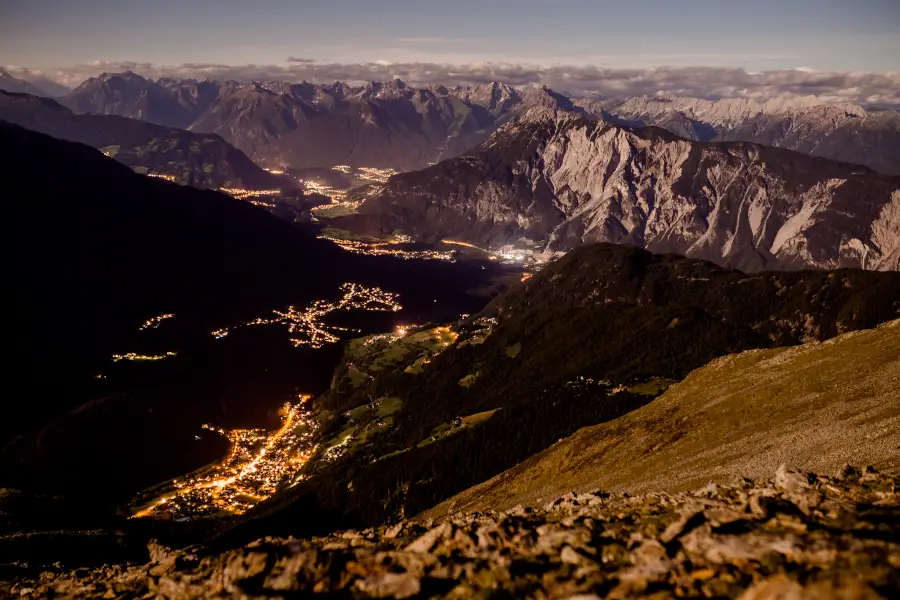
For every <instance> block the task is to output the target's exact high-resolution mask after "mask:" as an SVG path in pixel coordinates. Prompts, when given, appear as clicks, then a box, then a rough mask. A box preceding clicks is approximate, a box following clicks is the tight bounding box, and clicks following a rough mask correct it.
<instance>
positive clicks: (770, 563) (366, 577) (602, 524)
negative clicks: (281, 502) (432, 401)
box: [0, 466, 900, 600]
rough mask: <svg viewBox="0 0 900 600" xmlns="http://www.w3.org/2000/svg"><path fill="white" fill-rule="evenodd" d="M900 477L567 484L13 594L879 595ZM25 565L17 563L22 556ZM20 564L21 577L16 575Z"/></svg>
mask: <svg viewBox="0 0 900 600" xmlns="http://www.w3.org/2000/svg"><path fill="white" fill-rule="evenodd" d="M896 483H897V477H896V476H894V475H889V474H880V473H877V472H875V471H873V470H869V469H867V470H865V472H863V473H860V470H858V469H854V468H852V467H846V468H844V469H842V470H841V472H840V473H838V474H836V475H835V476H831V477H828V476H823V475H813V474H808V473H804V472H802V471H799V470H797V469H793V468H791V467H788V466H782V467H780V468H779V469H778V471H777V472H776V473H775V476H774V478H773V479H772V480H769V481H756V482H754V481H751V480H748V479H745V480H743V481H742V482H741V483H738V484H736V485H731V486H716V485H710V486H707V487H706V488H703V489H701V490H698V491H694V492H690V493H681V494H675V495H670V494H661V493H651V494H645V495H641V496H629V495H628V494H610V493H608V492H603V491H599V490H598V491H595V492H593V493H587V494H567V495H565V496H562V497H559V498H557V499H555V500H554V501H552V502H550V503H549V504H547V505H546V506H544V507H543V508H540V509H525V508H522V507H517V508H514V509H512V510H509V511H506V512H502V513H496V512H489V513H474V514H467V515H459V516H455V517H452V518H448V519H444V520H442V521H439V522H432V521H422V520H413V521H402V522H399V523H397V524H395V525H390V526H384V527H379V528H375V529H368V530H364V531H344V532H341V533H338V534H336V535H334V536H331V537H328V538H312V539H306V540H301V539H284V538H265V539H260V540H257V541H255V542H253V543H250V544H248V545H247V546H244V547H241V548H237V549H234V550H230V551H226V552H217V551H211V550H209V549H207V550H203V549H193V550H186V551H173V550H169V549H167V548H164V547H161V546H159V545H158V544H152V545H151V548H150V555H151V561H150V562H149V563H147V564H141V565H137V564H125V565H114V566H106V567H102V568H98V569H93V570H91V569H80V570H77V571H69V572H67V571H65V570H64V569H56V570H50V571H46V572H44V573H42V574H40V575H39V576H37V577H34V576H31V577H28V576H24V577H19V578H18V579H16V580H13V581H10V582H8V583H6V584H3V583H0V592H4V591H5V592H6V593H9V594H12V595H15V596H27V597H47V596H63V597H74V596H97V597H101V596H102V597H110V598H112V597H121V596H141V597H143V596H153V597H158V598H213V597H216V598H221V597H229V598H230V597H234V598H237V597H241V598H263V597H293V596H296V595H298V594H300V595H302V594H311V595H312V594H315V595H323V596H328V597H346V598H412V597H415V598H479V597H488V596H490V597H494V596H497V595H503V596H508V597H516V598H548V597H550V598H581V599H593V598H650V597H652V598H675V597H682V598H683V597H720V598H742V599H744V600H762V599H774V598H806V597H815V598H822V599H831V598H834V599H838V598H882V597H886V596H887V595H889V594H890V593H891V592H890V590H896V589H898V586H900V576H898V573H900V543H898V541H897V540H898V539H900V526H898V520H897V517H898V515H900V494H898V493H897V491H896ZM15 566H16V567H19V569H20V570H21V571H24V568H23V567H24V565H15ZM13 572H15V571H13Z"/></svg>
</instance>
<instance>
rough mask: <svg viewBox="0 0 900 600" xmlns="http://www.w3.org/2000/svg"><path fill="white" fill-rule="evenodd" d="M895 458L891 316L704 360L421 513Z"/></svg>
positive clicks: (898, 399)
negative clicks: (650, 395) (632, 407)
mask: <svg viewBox="0 0 900 600" xmlns="http://www.w3.org/2000/svg"><path fill="white" fill-rule="evenodd" d="M848 461H850V462H853V463H855V464H874V465H876V466H882V467H888V468H896V467H897V466H898V465H900V320H895V321H891V322H889V323H886V324H884V325H882V326H880V327H879V328H877V329H873V330H866V331H859V332H853V333H848V334H845V335H842V336H839V337H837V338H834V339H832V340H830V341H827V342H822V343H811V344H806V345H803V346H799V347H794V348H777V349H769V350H751V351H748V352H743V353H740V354H735V355H731V356H727V357H724V358H721V359H716V360H714V361H712V362H711V363H709V364H708V365H706V366H705V367H701V368H700V369H697V370H695V371H693V372H692V373H691V374H690V375H689V376H688V377H687V378H686V379H685V380H684V381H683V382H681V383H679V384H676V385H674V386H672V387H671V388H670V389H669V390H668V391H667V392H666V393H665V394H663V395H662V396H660V397H659V398H658V399H656V400H655V401H653V402H651V403H650V404H648V405H647V406H644V407H643V408H640V409H638V410H636V411H634V412H632V413H629V414H627V415H624V416H622V417H620V418H618V419H616V420H614V421H610V422H608V423H604V424H601V425H597V426H594V427H585V428H583V429H581V430H579V431H578V432H576V433H575V434H574V435H572V436H570V437H568V438H566V439H565V440H563V441H561V442H559V443H557V444H555V445H554V446H552V447H550V448H548V449H547V450H545V451H544V452H542V453H540V454H538V455H536V456H534V457H532V458H531V459H529V460H527V461H524V462H523V463H521V464H519V465H517V466H516V467H514V468H512V469H510V470H508V471H506V472H504V473H502V474H501V475H498V476H497V477H495V478H493V479H491V480H490V481H487V482H485V483H483V484H481V485H479V486H476V487H473V488H471V489H469V490H467V491H466V492H463V493H462V494H459V495H457V496H455V497H454V498H452V499H450V500H448V501H447V502H444V503H443V504H441V505H439V506H437V507H436V508H434V509H432V510H431V511H429V513H430V515H431V516H436V515H440V514H444V513H447V512H454V511H458V510H502V509H504V508H508V507H511V506H513V505H516V504H526V505H533V504H539V503H540V502H542V501H543V500H544V499H546V498H549V497H551V496H553V495H555V494H560V493H562V492H566V491H568V490H588V489H596V488H602V489H611V490H627V491H630V492H642V491H649V490H666V491H680V490H687V489H690V488H693V487H697V486H699V485H703V484H704V483H706V482H708V481H710V480H712V481H718V482H725V481H728V480H730V479H733V478H734V477H736V476H742V475H743V476H747V477H765V476H767V475H768V474H770V473H772V472H773V471H774V470H775V468H776V467H777V466H778V465H779V464H781V463H784V462H787V463H794V464H797V465H799V466H801V467H803V468H806V469H814V470H818V471H820V472H822V471H825V472H827V471H834V470H835V469H837V468H838V467H840V465H842V464H844V463H845V462H848Z"/></svg>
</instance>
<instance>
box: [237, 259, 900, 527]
mask: <svg viewBox="0 0 900 600" xmlns="http://www.w3.org/2000/svg"><path fill="white" fill-rule="evenodd" d="M898 317H900V274H898V273H877V272H868V271H854V270H842V271H834V272H824V271H803V272H774V273H763V274H758V275H747V274H744V273H740V272H738V271H729V270H724V269H721V268H719V267H716V266H714V265H712V264H710V263H708V262H703V261H696V260H690V259H685V258H682V257H676V256H672V255H668V256H659V255H653V254H651V253H649V252H647V251H645V250H640V249H637V248H634V247H626V246H617V245H612V244H596V245H591V246H586V247H582V248H578V249H576V250H574V251H572V252H570V253H568V254H567V255H566V256H565V257H563V258H562V259H560V260H558V261H555V262H553V263H551V264H550V265H548V266H547V267H545V268H544V269H543V270H541V271H540V272H538V273H537V274H535V275H534V276H533V277H531V278H529V279H527V280H526V281H524V282H522V283H520V284H519V285H516V286H514V287H512V288H510V289H509V290H507V291H506V292H504V293H502V294H501V295H500V296H498V297H497V298H496V299H495V301H494V302H492V304H491V305H489V306H488V308H486V309H485V311H484V312H482V313H481V314H477V315H473V316H471V317H468V318H466V319H463V320H461V321H460V322H459V323H453V324H448V325H447V326H444V327H433V326H429V327H424V328H421V329H417V330H414V331H410V332H408V333H406V334H404V335H402V336H381V337H379V336H374V337H371V338H364V339H360V340H356V341H355V342H352V343H351V344H350V345H349V346H348V348H347V351H346V354H345V357H344V361H343V364H342V365H341V366H340V367H339V368H338V369H337V371H336V372H335V374H334V376H333V379H332V387H331V390H330V391H329V392H328V393H326V394H324V395H323V396H321V397H319V398H318V399H316V400H315V402H314V408H315V410H316V414H317V419H318V420H319V422H320V423H321V424H322V428H321V432H320V437H319V441H318V444H319V451H318V453H317V454H316V455H315V456H314V457H313V459H312V460H311V461H310V463H308V464H307V468H306V471H305V474H306V477H307V479H306V480H304V481H302V482H298V484H297V485H296V486H295V487H292V488H291V489H290V490H286V491H285V493H284V494H282V495H280V496H276V497H275V498H274V499H273V501H271V502H269V503H266V504H262V505H260V506H259V507H258V509H257V510H256V511H251V513H248V515H249V518H248V519H247V520H246V521H245V522H243V523H239V524H237V525H236V526H235V528H234V529H233V530H232V531H230V532H228V534H227V536H235V537H236V538H238V539H241V540H244V541H249V540H250V539H253V538H255V537H260V536H262V535H279V534H285V533H291V534H294V535H299V534H301V533H310V532H311V531H312V532H314V533H319V532H321V531H323V530H324V531H327V530H328V529H329V528H331V529H334V528H341V527H358V526H368V525H375V524H378V523H381V522H383V521H385V520H388V519H390V518H400V517H402V516H409V515H414V514H417V513H419V512H420V511H422V510H426V509H428V508H431V507H432V506H434V505H435V504H437V503H438V502H440V501H442V500H444V499H447V498H450V497H451V496H453V495H454V494H456V493H458V492H459V491H462V490H464V489H466V488H468V487H470V486H472V485H475V484H477V483H479V482H482V481H485V480H487V479H489V478H491V477H493V476H495V475H497V474H499V473H501V472H502V471H503V470H504V469H507V468H510V467H513V466H514V465H516V464H518V463H520V462H522V461H524V460H526V459H527V458H528V457H530V456H532V455H533V454H535V453H538V452H540V451H542V450H544V449H545V448H548V447H550V446H553V445H554V444H556V443H557V442H558V441H559V440H560V438H563V437H566V436H568V435H571V434H572V433H574V432H575V431H576V430H578V429H579V428H582V427H586V426H589V425H591V424H594V425H596V424H601V423H610V422H612V423H614V422H616V421H615V420H617V419H627V418H629V414H640V412H641V411H642V410H644V409H642V408H641V407H642V406H644V405H647V403H649V402H651V400H652V399H653V398H654V397H655V396H657V395H658V394H660V393H661V392H663V391H664V390H665V389H666V387H667V386H668V385H669V384H670V383H672V382H674V381H677V380H681V379H683V378H684V377H685V376H687V375H688V373H689V372H690V371H691V370H693V369H695V368H699V367H701V366H703V365H704V364H706V363H707V362H709V361H711V360H713V359H715V358H717V357H720V356H723V355H726V354H729V353H734V352H740V351H742V350H747V349H752V348H772V347H777V346H787V345H793V344H798V343H800V342H803V341H810V340H824V339H829V338H832V337H834V336H836V335H839V334H841V333H844V332H847V331H855V330H857V329H861V328H867V327H873V326H875V325H877V324H878V323H881V322H883V321H885V320H888V319H897V318H898ZM891 331H893V330H891ZM635 340H653V343H652V344H644V343H638V344H636V343H635ZM885 355H886V356H892V355H891V354H890V353H889V352H887V353H885ZM863 362H865V361H863ZM849 364H850V362H849V360H848V365H849ZM879 364H880V363H879V362H877V361H872V363H871V369H872V370H873V371H874V372H876V373H877V372H880V371H879ZM859 372H860V373H862V372H866V371H865V370H863V369H859ZM885 381H887V379H885ZM829 389H830V388H829ZM667 393H668V392H667ZM801 395H802V394H801ZM798 397H799V396H798ZM798 402H799V401H798ZM810 402H812V400H810ZM651 406H652V404H651ZM730 406H735V405H730ZM790 406H792V407H793V406H794V405H790ZM644 408H647V407H644ZM735 410H738V409H737V408H736V409H735ZM761 410H763V411H765V408H763V409H761ZM867 414H868V413H867ZM623 415H624V416H623ZM735 422H740V419H738V418H735ZM748 422H749V421H748ZM785 422H788V421H779V423H782V424H783V423H785ZM654 423H658V425H659V427H661V428H663V429H664V430H665V432H664V433H660V434H656V433H654V435H653V436H648V437H646V438H641V439H646V440H647V443H648V444H655V443H662V441H663V439H664V438H665V436H667V435H669V434H670V433H671V431H670V430H671V427H672V426H673V425H672V422H670V421H669V420H667V419H666V418H665V417H664V416H659V417H658V418H657V420H656V421H654ZM848 426H849V421H848ZM726 430H727V429H726ZM870 433H871V431H870ZM665 439H668V438H665ZM847 439H850V438H847ZM852 439H858V436H857V437H853V438H852ZM623 448H624V449H623V452H625V453H626V454H627V452H628V450H627V448H626V447H623ZM885 448H886V447H885ZM582 450H583V449H582ZM598 460H599V459H598ZM559 464H560V465H562V464H564V463H559ZM565 464H568V463H565ZM775 466H777V464H776V465H774V466H772V468H774V467H775ZM831 466H833V465H831ZM567 468H568V467H567ZM583 470H584V469H582V471H583ZM573 471H574V472H576V473H577V472H579V469H577V468H574V467H573ZM673 480H674V476H673ZM309 527H316V528H320V529H313V530H310V529H309ZM229 539H231V538H230V537H229Z"/></svg>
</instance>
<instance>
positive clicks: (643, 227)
mask: <svg viewBox="0 0 900 600" xmlns="http://www.w3.org/2000/svg"><path fill="white" fill-rule="evenodd" d="M359 213H360V214H357V215H350V216H347V217H343V218H341V219H338V220H336V224H337V226H338V227H343V228H346V229H351V230H362V231H367V232H370V233H384V232H390V231H394V232H398V231H399V232H403V233H405V234H409V235H414V236H418V237H420V238H423V239H431V240H433V239H444V238H452V239H454V240H464V241H466V242H470V243H473V244H476V245H479V246H485V247H490V248H494V249H496V248H501V247H503V246H507V245H513V246H518V247H521V248H530V249H532V250H534V251H538V252H540V251H550V252H553V251H566V250H570V249H571V248H573V247H575V246H578V245H581V244H586V243H591V242H612V243H617V244H632V245H636V246H639V247H642V248H646V249H648V250H651V251H653V252H657V253H659V252H674V253H677V254H681V255H685V256H688V257H691V258H702V259H705V260H710V261H713V262H715V263H718V264H720V265H724V266H728V267H733V268H738V269H741V270H744V271H759V270H767V269H797V268H825V269H831V268H839V267H854V268H864V269H872V270H879V269H880V270H888V269H892V270H896V269H898V268H900V178H898V177H889V176H883V175H877V174H874V173H872V172H871V171H869V170H867V169H865V168H863V167H857V166H853V165H850V164H845V163H838V162H833V161H828V160H825V159H821V158H813V157H810V156H808V155H805V154H800V153H797V152H790V151H787V150H782V149H778V148H771V147H765V146H759V145H755V144H749V143H701V142H691V141H688V140H685V139H682V138H678V137H675V136H674V135H672V134H669V133H668V132H665V131H663V130H660V129H656V128H642V129H631V128H628V127H622V126H617V125H611V124H609V123H606V122H602V121H601V122H597V121H591V120H587V119H584V118H581V117H579V116H576V115H574V114H572V113H571V112H560V111H554V110H549V109H543V108H540V109H532V110H530V111H529V112H528V113H527V114H526V115H525V116H524V117H523V118H521V119H519V120H517V121H515V122H513V123H511V124H509V125H508V126H506V127H504V128H502V129H501V130H500V131H498V132H497V133H495V134H494V135H493V136H491V138H490V139H489V140H487V141H486V142H485V143H483V144H482V145H481V146H479V147H478V148H476V149H474V150H473V151H471V152H470V153H469V154H467V155H465V156H461V157H458V158H455V159H451V160H447V161H444V162H441V163H439V164H437V165H434V166H432V167H429V168H427V169H424V170H422V171H417V172H413V173H404V174H401V175H398V176H395V177H393V178H391V180H390V181H389V182H388V183H387V184H386V185H384V186H383V187H382V188H380V189H379V190H378V191H377V192H375V193H370V194H369V195H368V196H367V198H366V199H365V200H364V201H363V203H362V204H361V206H360V207H359Z"/></svg>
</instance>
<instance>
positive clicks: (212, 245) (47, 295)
mask: <svg viewBox="0 0 900 600" xmlns="http://www.w3.org/2000/svg"><path fill="white" fill-rule="evenodd" d="M0 173H2V180H3V182H4V191H5V195H4V197H5V199H6V200H7V202H8V203H9V204H12V208H13V219H12V223H11V226H12V228H13V229H14V236H13V239H14V240H15V241H14V253H13V256H12V261H11V262H12V265H11V268H10V269H9V271H8V272H9V273H10V274H11V275H10V276H11V279H12V281H11V282H10V283H11V286H10V287H11V288H12V290H13V291H14V294H15V309H14V311H15V312H14V314H15V331H16V335H15V348H16V353H15V358H14V361H15V363H14V364H15V367H14V368H13V372H15V373H17V386H16V387H17V388H18V389H19V393H18V395H17V396H15V397H7V400H6V401H5V404H6V406H5V407H4V410H7V411H15V412H19V413H20V415H19V418H12V415H7V416H5V417H4V418H3V419H2V423H3V425H2V426H0V439H3V438H5V437H6V436H7V435H8V434H10V433H12V432H14V431H21V430H23V429H26V428H27V426H28V424H29V423H33V422H34V419H35V418H37V417H41V418H46V417H48V416H49V414H50V413H52V412H54V411H55V410H60V409H62V408H64V407H65V406H66V405H67V404H68V402H69V401H68V400H66V399H67V398H72V397H77V396H78V392H77V390H78V389H80V388H81V387H82V386H83V385H86V384H87V382H85V381H83V376H84V374H85V373H86V372H88V373H90V372H95V373H96V372H100V366H101V365H107V364H108V362H109V356H110V353H111V352H113V351H115V341H116V339H117V337H116V336H117V332H121V331H123V330H124V329H132V328H136V327H137V324H139V323H140V322H141V321H142V320H143V319H146V318H147V315H153V314H160V313H161V312H164V311H166V312H175V311H176V310H178V311H182V312H184V313H188V314H190V313H215V312H216V311H219V312H226V311H230V310H235V309H238V308H239V307H240V306H242V305H246V304H247V303H250V302H255V301H257V300H258V298H259V296H260V295H262V293H263V292H265V294H266V295H267V297H268V298H269V301H270V302H277V299H278V298H279V297H281V298H283V297H285V296H286V294H287V293H288V292H289V291H291V292H296V291H297V290H298V289H299V290H303V289H304V288H306V289H307V291H308V292H309V296H310V298H313V297H316V296H317V295H320V294H321V291H322V290H324V289H328V290H331V289H333V288H334V286H335V285H336V284H338V283H340V282H339V281H338V273H336V271H335V269H334V268H333V267H334V265H335V264H337V262H338V261H340V260H342V259H343V258H344V254H343V253H342V252H341V251H340V250H338V249H337V248H335V247H334V246H332V245H331V244H329V243H327V242H324V241H320V240H316V239H314V238H312V237H311V236H304V235H301V234H299V233H298V232H297V230H296V229H294V228H292V227H291V226H290V225H288V224H286V223H282V222H281V221H279V220H278V219H277V218H275V217H273V216H271V215H269V214H267V213H265V212H263V211H262V210H260V209H258V208H256V207H253V206H250V205H249V204H246V203H244V202H241V201H238V200H234V199H232V198H230V197H228V196H225V195H222V194H219V193H216V192H210V191H207V192H201V191H197V190H193V189H190V188H185V187H181V186H178V185H175V184H171V183H167V182H164V181H160V180H154V179H150V178H147V177H143V176H141V175H138V174H136V173H134V172H132V171H131V170H130V169H128V168H127V167H125V166H123V165H120V164H118V163H117V162H115V161H113V160H111V159H109V158H106V157H104V156H103V155H102V154H101V153H100V152H98V151H96V150H94V149H92V148H89V147H87V146H83V145H81V144H75V143H70V142H62V141H59V140H55V139H53V138H50V137H47V136H45V135H42V134H38V133H33V132H30V131H27V130H25V129H22V128H20V127H16V126H13V125H8V124H0ZM263 288H264V289H263ZM7 417H9V418H7Z"/></svg>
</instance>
